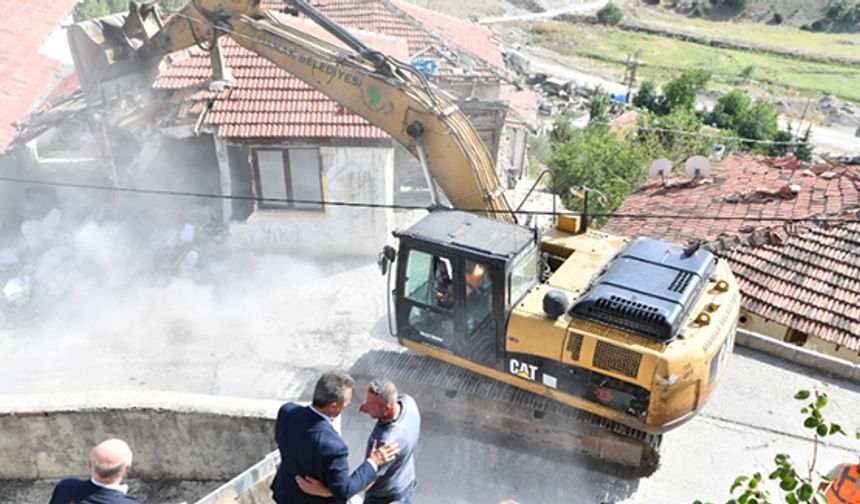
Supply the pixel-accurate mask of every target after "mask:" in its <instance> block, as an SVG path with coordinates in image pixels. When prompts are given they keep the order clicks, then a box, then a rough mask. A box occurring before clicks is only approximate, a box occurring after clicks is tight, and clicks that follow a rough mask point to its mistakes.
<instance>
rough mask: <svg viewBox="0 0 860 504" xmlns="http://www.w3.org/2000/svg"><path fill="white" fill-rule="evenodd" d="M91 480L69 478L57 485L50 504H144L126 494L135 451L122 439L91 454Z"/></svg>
mask: <svg viewBox="0 0 860 504" xmlns="http://www.w3.org/2000/svg"><path fill="white" fill-rule="evenodd" d="M87 467H89V469H90V479H88V480H83V479H75V478H68V479H64V480H62V481H60V482H59V483H57V487H56V488H54V494H53V495H52V496H51V502H50V504H70V503H74V504H142V503H141V502H140V501H139V500H137V499H135V498H134V497H131V496H129V495H127V494H126V492H127V491H128V485H123V484H122V479H123V477H124V476H125V475H126V474H127V473H128V472H129V471H130V470H131V448H129V447H128V444H126V442H125V441H123V440H121V439H108V440H107V441H103V442H101V443H99V444H98V445H97V446H96V447H95V448H93V450H92V451H91V452H90V459H89V461H88V462H87Z"/></svg>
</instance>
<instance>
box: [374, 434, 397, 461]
mask: <svg viewBox="0 0 860 504" xmlns="http://www.w3.org/2000/svg"><path fill="white" fill-rule="evenodd" d="M398 453H400V445H399V444H397V441H396V440H394V439H392V440H391V441H388V442H387V443H385V444H384V445H382V446H376V441H374V442H373V449H371V450H370V459H371V460H372V461H373V463H374V464H376V467H382V466H383V465H385V464H387V463H388V462H391V461H392V460H394V458H395V457H397V454H398Z"/></svg>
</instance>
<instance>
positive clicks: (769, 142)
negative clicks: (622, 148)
mask: <svg viewBox="0 0 860 504" xmlns="http://www.w3.org/2000/svg"><path fill="white" fill-rule="evenodd" d="M168 12H170V13H171V14H174V15H176V16H179V17H181V18H183V19H186V20H187V21H188V22H189V23H200V24H203V25H206V26H207V27H208V28H209V29H213V27H212V25H211V24H209V23H207V22H205V21H202V20H200V19H197V18H195V17H192V16H188V15H186V14H183V13H182V12H180V11H168ZM215 29H217V30H218V31H223V32H225V33H229V34H231V35H232V36H238V37H242V38H244V39H247V40H251V41H253V42H257V43H260V44H262V45H264V46H267V47H269V48H270V49H275V50H277V51H280V48H279V47H278V46H277V45H275V44H272V43H271V42H269V41H268V40H264V39H261V38H258V37H254V36H251V35H246V34H244V33H240V32H237V31H235V30H233V29H231V28H228V27H226V26H222V25H219V26H218V27H217V28H215ZM637 64H638V62H637ZM634 75H635V74H634ZM592 124H598V125H604V126H609V125H610V123H606V122H595V123H592ZM634 128H635V129H636V130H638V131H652V132H658V133H673V134H677V135H684V136H693V137H697V138H718V139H722V140H737V141H740V142H743V143H748V144H762V145H801V144H809V143H812V142H799V141H778V140H758V139H754V138H743V137H738V136H732V135H720V134H711V133H702V132H693V131H685V130H677V129H670V128H656V127H648V126H639V125H636V126H634Z"/></svg>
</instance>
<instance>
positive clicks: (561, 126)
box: [549, 117, 576, 150]
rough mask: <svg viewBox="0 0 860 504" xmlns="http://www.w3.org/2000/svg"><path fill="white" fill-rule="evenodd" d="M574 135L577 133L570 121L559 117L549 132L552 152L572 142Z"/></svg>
mask: <svg viewBox="0 0 860 504" xmlns="http://www.w3.org/2000/svg"><path fill="white" fill-rule="evenodd" d="M574 133H576V128H574V127H573V125H572V124H570V119H568V118H567V117H559V118H558V119H556V120H555V122H554V123H553V125H552V129H551V130H550V132H549V141H550V144H551V147H552V150H555V149H557V148H558V146H559V145H561V144H563V143H565V142H568V141H570V139H571V138H573V135H574Z"/></svg>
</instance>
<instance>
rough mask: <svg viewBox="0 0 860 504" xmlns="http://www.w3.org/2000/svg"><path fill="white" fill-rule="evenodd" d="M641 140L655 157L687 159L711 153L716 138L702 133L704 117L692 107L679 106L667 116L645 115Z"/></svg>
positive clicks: (642, 121)
mask: <svg viewBox="0 0 860 504" xmlns="http://www.w3.org/2000/svg"><path fill="white" fill-rule="evenodd" d="M640 119H641V121H640V123H639V124H640V126H644V127H643V128H642V129H640V130H639V131H640V133H639V136H638V140H639V142H640V143H641V144H642V145H643V146H646V148H647V149H648V151H649V152H653V155H654V158H655V159H656V158H658V157H665V158H669V159H674V160H685V159H687V158H689V157H691V156H697V155H699V156H708V155H710V154H711V152H713V150H714V146H715V145H716V143H717V141H716V140H715V139H714V138H712V137H710V136H708V135H702V134H701V133H702V126H703V123H702V119H701V118H700V117H699V116H698V115H696V113H695V112H694V111H693V110H691V109H676V110H674V111H672V112H670V113H669V114H666V115H664V116H656V117H653V116H649V115H643V116H642V117H641V118H640Z"/></svg>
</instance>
